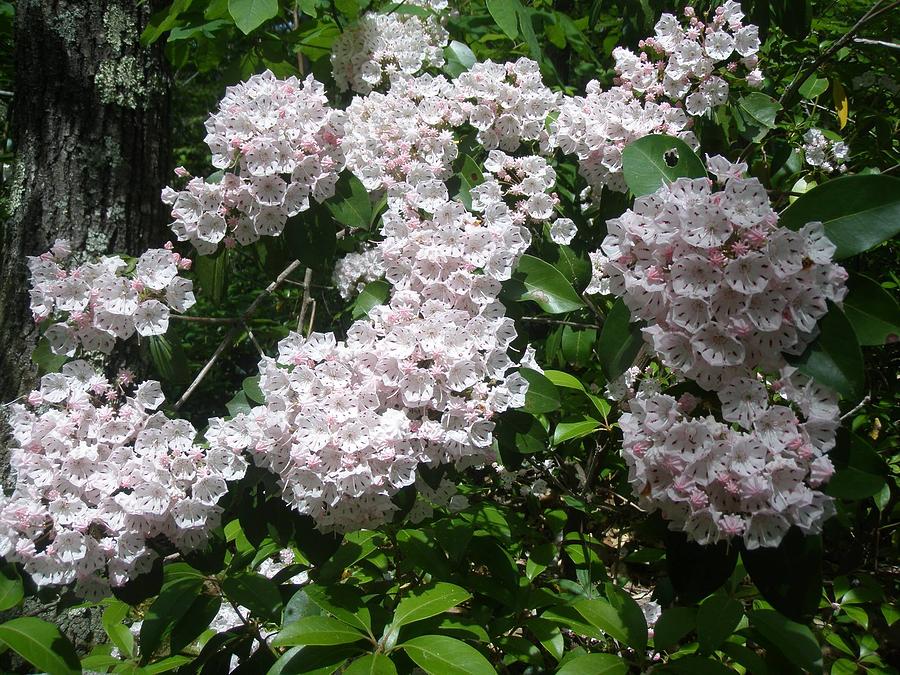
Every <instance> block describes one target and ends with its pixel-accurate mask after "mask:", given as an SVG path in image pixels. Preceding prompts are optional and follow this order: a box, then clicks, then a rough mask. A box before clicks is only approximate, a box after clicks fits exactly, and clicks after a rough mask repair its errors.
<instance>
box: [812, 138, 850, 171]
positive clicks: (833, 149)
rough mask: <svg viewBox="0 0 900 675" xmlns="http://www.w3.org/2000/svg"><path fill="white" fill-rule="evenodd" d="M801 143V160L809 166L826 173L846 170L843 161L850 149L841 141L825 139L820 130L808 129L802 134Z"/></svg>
mask: <svg viewBox="0 0 900 675" xmlns="http://www.w3.org/2000/svg"><path fill="white" fill-rule="evenodd" d="M803 141H804V142H803V159H804V160H805V161H806V163H807V164H809V165H810V166H813V167H816V168H819V169H822V171H825V172H826V173H832V172H833V171H839V172H841V173H844V172H845V171H846V170H847V165H846V164H844V160H846V159H847V155H849V154H850V148H849V147H848V146H847V144H846V143H844V142H843V141H832V140H831V139H829V138H826V137H825V134H823V133H822V131H821V129H810V130H809V131H807V132H806V133H805V134H803Z"/></svg>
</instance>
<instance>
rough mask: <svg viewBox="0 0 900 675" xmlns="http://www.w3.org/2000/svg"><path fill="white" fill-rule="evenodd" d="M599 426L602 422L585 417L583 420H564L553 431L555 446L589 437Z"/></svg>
mask: <svg viewBox="0 0 900 675" xmlns="http://www.w3.org/2000/svg"><path fill="white" fill-rule="evenodd" d="M599 426H600V422H599V421H597V420H595V419H594V418H592V417H586V416H583V417H582V418H581V419H564V420H562V421H561V422H560V423H559V424H557V425H556V428H555V429H554V430H553V445H559V444H560V443H565V442H566V441H571V440H572V439H574V438H582V437H584V436H587V435H589V434H591V433H593V432H594V430H595V429H597V427H599Z"/></svg>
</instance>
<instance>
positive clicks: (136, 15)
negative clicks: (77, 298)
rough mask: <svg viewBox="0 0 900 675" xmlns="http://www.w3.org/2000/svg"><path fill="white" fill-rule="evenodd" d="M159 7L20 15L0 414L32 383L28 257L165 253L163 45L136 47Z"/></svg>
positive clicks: (34, 4)
mask: <svg viewBox="0 0 900 675" xmlns="http://www.w3.org/2000/svg"><path fill="white" fill-rule="evenodd" d="M155 4H158V3H151V2H135V0H19V2H18V3H17V4H16V19H15V98H14V100H13V112H12V138H13V142H14V145H15V148H14V150H15V154H16V164H15V167H14V174H13V176H12V179H11V181H10V191H9V216H10V217H9V219H8V220H7V222H6V223H5V224H4V226H3V232H2V236H0V260H2V266H0V402H8V401H10V400H12V399H14V398H16V397H17V396H19V395H21V394H22V393H23V392H24V391H27V390H28V389H29V388H30V386H31V385H32V384H33V382H34V376H35V367H34V365H33V364H32V362H31V359H30V357H29V355H30V353H31V350H32V349H33V347H34V345H35V342H36V338H37V331H36V329H35V327H34V324H33V321H32V320H31V316H30V311H29V309H28V277H27V270H26V266H25V256H26V255H38V254H40V253H42V252H44V251H46V250H47V249H48V248H49V247H50V245H51V244H52V243H53V241H54V239H55V238H57V237H64V238H67V239H69V240H70V241H71V243H72V247H73V250H74V251H77V252H81V251H84V254H82V255H85V254H86V255H87V256H93V255H97V254H103V253H112V252H122V253H130V254H139V253H140V252H142V251H143V250H145V249H146V248H148V247H149V246H150V245H159V244H161V243H162V242H163V241H164V239H163V236H164V234H163V233H164V224H165V216H166V213H165V208H164V206H163V205H162V203H161V202H160V198H159V193H160V189H161V188H162V186H163V185H164V184H165V181H166V179H167V178H168V176H169V171H170V168H171V167H170V151H171V139H170V137H169V129H170V124H169V78H168V74H167V71H166V68H165V63H164V56H163V52H162V44H161V43H159V44H156V45H153V46H152V47H150V48H145V47H142V46H141V45H140V42H139V37H140V34H141V32H142V31H143V29H144V27H145V26H146V25H147V22H148V19H149V17H150V14H151V12H152V11H153V9H155V7H153V5H155Z"/></svg>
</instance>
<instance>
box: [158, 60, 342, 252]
mask: <svg viewBox="0 0 900 675" xmlns="http://www.w3.org/2000/svg"><path fill="white" fill-rule="evenodd" d="M344 119H345V118H344V113H343V112H340V111H337V110H334V109H332V108H331V107H330V106H329V105H328V99H327V98H326V96H325V88H324V86H323V85H322V84H321V83H320V82H317V81H316V80H315V79H313V77H312V76H311V75H310V76H308V77H307V78H306V79H305V80H304V81H302V82H301V81H300V80H298V79H297V78H296V77H290V78H287V79H285V80H280V79H277V78H276V77H275V76H274V75H273V74H272V72H271V71H268V70H267V71H266V72H264V73H262V74H260V75H254V76H253V77H251V78H250V79H249V80H247V81H246V82H242V83H241V84H238V85H236V86H233V87H228V89H227V90H226V93H225V97H224V98H223V99H222V101H221V103H220V104H219V110H218V112H216V113H215V114H213V115H212V116H211V117H210V118H209V119H208V120H207V121H206V130H207V136H206V144H207V145H208V146H209V149H210V151H211V152H212V156H213V159H212V163H213V166H215V167H216V168H218V169H220V170H221V171H222V172H223V175H222V178H221V180H219V182H208V181H204V180H203V179H202V178H191V179H190V180H189V181H188V183H187V185H186V186H185V189H183V190H180V191H179V190H174V189H173V188H170V187H167V188H166V189H165V190H163V193H162V198H163V201H164V202H165V203H166V204H169V205H171V206H172V217H173V218H174V219H175V221H174V222H173V223H172V226H171V227H172V231H173V232H174V233H175V234H176V235H177V237H178V240H179V241H190V242H191V244H193V245H194V247H195V248H196V249H197V252H198V253H200V254H201V255H206V254H209V253H213V252H215V251H216V249H217V248H218V246H219V243H221V242H223V241H224V243H225V244H226V245H234V244H235V243H238V244H241V245H247V244H250V243H253V242H254V241H256V240H257V239H259V237H260V236H277V235H279V234H281V232H282V230H283V229H284V225H285V223H286V222H287V219H288V218H290V217H292V216H295V215H297V214H298V213H301V212H302V211H305V210H307V209H308V208H309V206H310V202H309V200H310V197H312V198H313V199H315V200H316V201H318V202H321V201H323V200H325V199H327V198H328V197H331V196H332V195H333V194H334V190H335V185H336V184H337V180H338V174H339V173H340V171H341V170H342V169H343V168H344V153H343V151H342V149H341V137H342V136H343V133H344ZM178 173H179V174H181V175H186V172H184V171H183V170H182V171H180V172H178Z"/></svg>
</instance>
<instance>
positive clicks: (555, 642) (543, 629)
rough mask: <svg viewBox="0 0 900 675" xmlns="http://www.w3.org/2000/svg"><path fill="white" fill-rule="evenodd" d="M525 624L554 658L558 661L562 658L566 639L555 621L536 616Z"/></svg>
mask: <svg viewBox="0 0 900 675" xmlns="http://www.w3.org/2000/svg"><path fill="white" fill-rule="evenodd" d="M525 625H526V626H527V627H528V629H529V630H530V631H531V632H532V633H533V634H534V636H535V637H536V638H537V639H538V642H540V643H541V645H542V646H543V647H544V649H546V650H547V652H548V653H549V654H550V655H551V656H552V657H553V658H554V659H556V660H557V661H559V660H560V659H561V658H562V656H563V650H565V647H566V641H565V639H564V638H563V634H562V630H560V628H559V626H558V625H557V624H556V623H555V622H553V621H549V620H548V619H542V618H540V617H537V618H534V619H529V620H528V621H527V622H526V623H525Z"/></svg>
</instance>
